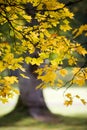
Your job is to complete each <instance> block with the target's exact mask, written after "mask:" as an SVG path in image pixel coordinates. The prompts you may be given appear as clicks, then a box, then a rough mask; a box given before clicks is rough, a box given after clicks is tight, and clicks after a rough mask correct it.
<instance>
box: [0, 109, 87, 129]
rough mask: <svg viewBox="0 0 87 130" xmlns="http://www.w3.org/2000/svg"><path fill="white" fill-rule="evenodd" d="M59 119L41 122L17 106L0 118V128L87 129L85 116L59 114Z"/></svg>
mask: <svg viewBox="0 0 87 130" xmlns="http://www.w3.org/2000/svg"><path fill="white" fill-rule="evenodd" d="M58 118H59V121H58V122H57V123H55V122H51V123H50V122H49V123H46V122H41V121H38V120H36V119H33V118H32V117H30V116H29V115H28V114H27V111H26V109H24V108H19V109H18V110H16V111H13V112H12V113H10V114H8V115H6V116H3V117H1V118H0V130H87V118H83V117H82V118H81V117H80V118H76V117H75V118H74V117H64V116H59V115H58Z"/></svg>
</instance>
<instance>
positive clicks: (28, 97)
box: [19, 65, 51, 119]
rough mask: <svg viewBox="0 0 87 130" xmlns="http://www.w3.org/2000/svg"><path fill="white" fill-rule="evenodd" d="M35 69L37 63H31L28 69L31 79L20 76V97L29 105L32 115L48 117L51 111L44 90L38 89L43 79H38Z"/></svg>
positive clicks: (41, 117) (42, 117)
mask: <svg viewBox="0 0 87 130" xmlns="http://www.w3.org/2000/svg"><path fill="white" fill-rule="evenodd" d="M26 68H27V67H26ZM35 69H36V66H35V65H34V66H32V65H29V67H28V69H27V76H29V79H26V78H22V77H20V78H19V87H20V94H21V95H20V97H21V99H22V102H23V104H24V105H25V106H27V107H28V112H29V114H30V115H31V116H33V117H34V118H40V119H44V117H45V118H47V116H48V115H51V112H50V111H49V110H48V108H47V106H46V104H45V101H44V97H43V93H42V90H41V89H38V90H36V87H37V85H39V84H40V83H41V80H38V79H37V75H36V74H34V73H33V71H34V70H35Z"/></svg>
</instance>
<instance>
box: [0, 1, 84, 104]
mask: <svg viewBox="0 0 87 130" xmlns="http://www.w3.org/2000/svg"><path fill="white" fill-rule="evenodd" d="M0 3H1V7H0V13H1V15H0V27H1V32H0V73H1V74H0V85H1V86H0V100H1V101H2V102H3V103H5V102H7V101H8V98H11V97H12V96H13V93H18V92H17V90H15V89H14V88H13V87H12V85H13V84H14V83H18V79H17V77H14V76H7V75H4V76H3V72H4V71H7V70H8V71H9V70H16V69H20V70H22V71H23V72H25V68H24V67H23V63H24V62H25V63H26V64H32V65H37V66H39V67H38V69H37V70H36V73H37V74H38V79H41V80H42V82H43V83H42V84H41V85H40V86H39V87H41V88H45V87H47V86H48V85H49V86H51V87H53V86H54V85H55V84H56V85H57V86H58V87H62V86H63V85H64V83H63V81H62V80H61V79H60V78H59V77H57V73H56V72H57V71H58V72H59V73H60V75H61V76H63V77H65V76H66V75H67V74H68V72H67V70H66V69H64V68H63V67H62V66H63V63H64V60H67V63H68V64H69V65H71V66H72V65H77V61H78V58H77V57H75V55H74V53H77V54H80V55H83V56H85V55H86V54H87V51H86V49H85V48H83V47H82V46H81V45H80V44H78V43H75V42H72V40H70V39H69V38H66V36H63V35H60V33H59V32H60V31H61V30H62V31H64V32H66V31H71V29H72V27H71V26H70V21H69V20H70V19H73V17H74V14H73V13H72V12H70V10H69V9H68V8H67V7H66V5H65V4H63V3H60V2H59V1H57V0H15V1H10V0H8V1H3V0H1V1H0ZM27 3H29V4H30V6H31V8H29V9H28V11H29V14H27V13H26V9H25V7H24V5H26V4H27ZM32 12H33V14H32ZM33 20H34V21H33ZM33 22H35V24H34V25H33ZM55 27H57V28H58V29H57V31H56V32H54V31H53V28H55ZM51 30H52V31H53V32H52V31H51ZM5 31H6V34H5ZM86 31H87V25H82V26H81V27H80V28H79V29H76V30H75V31H74V34H75V37H77V36H79V35H80V34H82V33H83V32H86ZM85 35H86V33H85ZM36 51H37V56H36V57H34V56H32V54H34V53H35V52H36ZM28 54H29V55H28ZM43 64H44V65H43ZM41 65H42V66H44V67H42V68H41ZM60 66H61V69H60ZM83 72H84V73H83ZM73 74H74V75H75V77H74V78H73V81H72V82H73V83H75V84H78V85H80V86H83V85H84V84H85V81H86V80H87V68H84V69H81V70H80V68H78V67H77V68H75V69H73ZM20 75H21V76H22V77H23V78H28V77H27V76H26V75H24V74H22V73H21V74H20ZM66 97H67V98H68V99H69V100H66V101H65V105H66V106H69V105H72V102H73V100H72V96H71V95H70V94H67V95H66ZM77 97H78V96H77ZM81 102H82V103H83V104H85V101H84V100H83V99H81Z"/></svg>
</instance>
